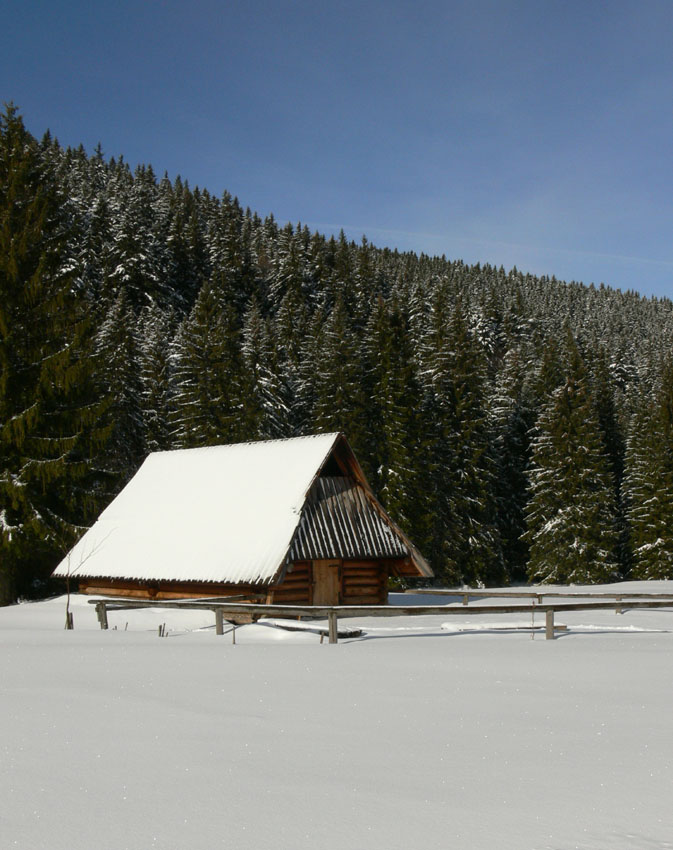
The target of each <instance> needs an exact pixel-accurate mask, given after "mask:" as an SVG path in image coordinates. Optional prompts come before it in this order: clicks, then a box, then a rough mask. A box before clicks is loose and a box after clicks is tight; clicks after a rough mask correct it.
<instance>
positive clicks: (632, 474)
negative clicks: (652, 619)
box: [624, 361, 673, 579]
mask: <svg viewBox="0 0 673 850" xmlns="http://www.w3.org/2000/svg"><path fill="white" fill-rule="evenodd" d="M624 490H625V502H626V505H627V512H626V513H627V520H628V525H629V532H630V549H631V554H632V559H633V564H632V570H631V578H633V579H669V578H673V369H672V368H671V363H670V361H669V363H668V364H667V366H666V367H665V369H664V380H663V382H662V385H661V387H660V389H659V391H658V393H657V394H656V396H655V398H654V399H653V400H648V399H647V398H642V400H641V405H640V407H639V409H638V411H637V412H636V414H635V416H634V417H633V419H632V422H631V429H630V433H629V439H628V443H627V451H626V475H625V481H624Z"/></svg>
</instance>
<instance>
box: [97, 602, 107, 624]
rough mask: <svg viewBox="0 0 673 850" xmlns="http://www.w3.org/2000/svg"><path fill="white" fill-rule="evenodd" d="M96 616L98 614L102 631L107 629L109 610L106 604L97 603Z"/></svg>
mask: <svg viewBox="0 0 673 850" xmlns="http://www.w3.org/2000/svg"><path fill="white" fill-rule="evenodd" d="M96 614H98V622H99V623H100V627H101V629H107V608H106V607H105V602H96Z"/></svg>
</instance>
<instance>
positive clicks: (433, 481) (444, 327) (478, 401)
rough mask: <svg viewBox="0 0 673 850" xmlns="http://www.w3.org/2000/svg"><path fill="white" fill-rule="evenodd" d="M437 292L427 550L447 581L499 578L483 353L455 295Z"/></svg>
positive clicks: (430, 370) (429, 364) (428, 412)
mask: <svg viewBox="0 0 673 850" xmlns="http://www.w3.org/2000/svg"><path fill="white" fill-rule="evenodd" d="M447 309H450V308H449V307H448V298H447V296H446V294H444V295H442V293H441V291H439V292H438V294H437V298H436V300H435V303H434V304H433V311H432V313H433V315H432V324H431V327H430V335H429V338H428V341H427V345H426V369H427V374H428V377H429V378H430V382H431V383H430V395H429V397H428V402H427V403H426V405H425V409H424V411H423V412H424V415H425V416H426V417H427V418H428V421H429V428H430V429H431V430H430V441H429V445H428V454H427V461H426V462H427V471H428V479H429V482H430V493H431V498H432V500H433V503H431V512H432V514H433V520H434V523H433V524H434V540H433V543H432V550H431V551H432V552H433V558H434V559H435V562H436V564H437V566H438V572H439V573H440V575H442V577H443V578H444V579H445V580H446V581H450V582H454V583H455V582H458V581H468V582H471V583H479V582H481V583H489V584H494V583H499V582H502V581H503V580H504V578H505V576H504V563H503V559H502V551H501V546H500V540H499V535H498V530H497V525H496V504H495V499H494V488H493V478H494V474H495V465H494V459H493V453H492V447H491V444H490V435H489V431H488V426H487V420H486V412H485V406H484V405H485V397H484V382H485V361H484V359H483V357H482V356H481V353H480V351H479V349H478V346H477V345H476V342H475V340H474V338H473V336H472V334H471V333H470V331H469V329H468V327H467V324H466V322H465V317H464V314H463V307H462V304H461V303H460V301H459V302H457V303H456V304H455V306H454V307H453V309H452V313H451V318H450V320H448V321H447V320H446V311H447Z"/></svg>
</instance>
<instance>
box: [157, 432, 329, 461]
mask: <svg viewBox="0 0 673 850" xmlns="http://www.w3.org/2000/svg"><path fill="white" fill-rule="evenodd" d="M342 433H343V432H342V431H326V432H325V433H320V434H298V435H297V436H294V437H274V438H273V439H271V438H270V439H267V440H242V441H241V442H240V443H218V444H217V445H214V446H189V447H187V448H179V449H161V450H160V451H157V452H150V453H149V455H148V457H149V456H150V455H165V454H175V452H192V451H205V450H207V449H232V448H240V447H241V446H261V445H266V444H268V443H289V442H292V441H296V440H315V439H318V438H320V437H332V438H334V439H336V438H337V437H338V436H340V435H341V434H342Z"/></svg>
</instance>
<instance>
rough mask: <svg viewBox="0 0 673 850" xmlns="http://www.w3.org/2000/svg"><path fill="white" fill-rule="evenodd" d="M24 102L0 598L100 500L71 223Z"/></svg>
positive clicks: (14, 151) (97, 404)
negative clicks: (30, 127)
mask: <svg viewBox="0 0 673 850" xmlns="http://www.w3.org/2000/svg"><path fill="white" fill-rule="evenodd" d="M68 210H69V207H68V204H67V202H66V200H65V199H64V198H63V197H61V196H60V195H59V192H58V189H57V186H56V185H55V184H54V182H53V179H52V176H51V175H50V171H49V169H48V168H47V167H46V166H45V164H44V161H43V159H42V156H41V153H40V150H39V148H38V145H37V144H36V142H35V140H34V139H33V138H32V136H30V134H29V133H28V132H27V131H26V130H25V128H24V126H23V122H22V120H21V118H20V117H19V115H18V114H17V111H16V109H15V108H14V107H13V106H11V105H10V106H8V107H7V109H6V111H5V113H4V114H3V115H2V117H0V604H2V603H7V602H10V601H12V600H13V599H15V598H16V596H17V595H18V594H29V593H30V592H31V589H32V588H33V583H34V582H40V581H42V580H44V579H45V578H46V577H47V576H48V575H49V573H50V571H51V569H52V568H53V565H54V561H55V559H58V557H59V555H61V556H62V554H63V551H64V550H65V549H67V548H68V547H69V545H70V544H72V542H73V540H74V538H75V537H76V535H77V533H78V531H79V530H80V529H81V528H82V526H83V525H84V524H85V522H86V521H87V519H88V518H89V517H90V516H91V514H92V511H93V510H95V508H96V507H97V505H96V492H97V486H96V481H97V476H96V473H95V471H94V467H93V464H92V462H91V455H92V453H94V452H96V451H97V450H99V449H100V447H101V444H102V442H103V441H104V439H105V433H104V431H103V430H102V429H99V428H98V427H97V422H98V419H99V417H100V415H101V408H102V402H101V399H100V397H99V395H98V393H97V391H96V387H95V385H94V382H93V372H94V363H93V360H92V357H91V345H90V333H89V331H90V328H89V324H88V321H87V317H86V310H87V306H88V305H87V304H86V302H85V301H84V299H82V298H81V296H79V294H78V291H77V290H78V285H79V282H78V277H77V271H78V270H77V268H76V266H75V264H74V263H73V262H72V243H71V240H72V239H73V238H74V234H73V232H72V221H69V220H68Z"/></svg>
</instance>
